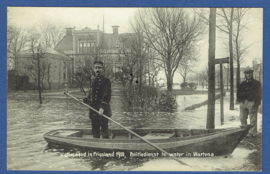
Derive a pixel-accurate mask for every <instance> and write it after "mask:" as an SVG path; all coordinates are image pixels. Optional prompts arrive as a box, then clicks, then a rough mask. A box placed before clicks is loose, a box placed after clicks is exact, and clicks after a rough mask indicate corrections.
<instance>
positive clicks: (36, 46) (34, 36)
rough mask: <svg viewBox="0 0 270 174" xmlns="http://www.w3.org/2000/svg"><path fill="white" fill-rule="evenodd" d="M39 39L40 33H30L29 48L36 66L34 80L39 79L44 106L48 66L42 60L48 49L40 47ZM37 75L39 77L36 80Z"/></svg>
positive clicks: (40, 98) (39, 88)
mask: <svg viewBox="0 0 270 174" xmlns="http://www.w3.org/2000/svg"><path fill="white" fill-rule="evenodd" d="M39 38H40V35H39V33H37V32H35V30H31V31H29V37H28V47H29V48H30V52H31V54H32V61H33V65H34V66H33V68H34V79H37V83H38V91H39V101H40V104H42V97H41V91H42V87H43V80H44V77H45V71H46V69H47V65H46V63H45V62H46V60H42V58H45V54H46V47H42V46H41V45H40V41H39ZM35 61H36V62H35ZM35 63H36V64H35ZM35 65H36V66H35ZM35 75H37V77H36V78H35ZM41 85H42V86H41Z"/></svg>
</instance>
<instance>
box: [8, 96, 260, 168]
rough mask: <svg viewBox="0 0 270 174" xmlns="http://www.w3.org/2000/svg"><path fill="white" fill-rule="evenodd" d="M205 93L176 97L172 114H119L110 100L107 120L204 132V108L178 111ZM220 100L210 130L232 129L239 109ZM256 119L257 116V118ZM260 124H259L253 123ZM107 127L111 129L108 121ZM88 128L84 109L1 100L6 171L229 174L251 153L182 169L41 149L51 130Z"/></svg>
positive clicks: (169, 163)
mask: <svg viewBox="0 0 270 174" xmlns="http://www.w3.org/2000/svg"><path fill="white" fill-rule="evenodd" d="M206 99H207V96H206V95H187V96H178V97H177V102H178V105H179V106H178V108H177V111H176V112H174V113H154V112H152V113H137V114H136V115H135V114H131V113H127V112H123V110H122V109H121V102H120V99H119V98H117V97H113V98H112V101H111V105H112V110H113V116H112V119H114V120H115V121H117V122H120V123H121V124H122V125H124V126H126V127H130V128H131V127H149V128H150V127H151V128H155V127H158V128H161V127H164V128H165V127H166V128H205V125H206V111H207V106H202V107H201V108H198V109H196V110H194V111H184V108H185V107H188V106H191V105H193V104H197V103H200V102H202V101H204V100H206ZM224 100H225V102H224V103H225V106H224V108H225V126H220V123H219V100H217V101H216V120H215V125H216V127H226V126H227V127H230V126H234V127H236V126H238V125H239V118H238V114H239V111H237V109H236V110H234V111H229V110H228V109H226V108H227V107H228V96H226V97H225V98H224ZM260 116H261V115H260ZM258 124H260V126H261V123H260V121H259V123H258ZM109 127H114V128H116V127H117V126H116V125H114V123H112V122H110V123H109ZM65 128H68V129H72V128H74V129H75V128H91V121H90V120H89V118H88V109H87V108H85V106H83V105H80V104H78V103H76V102H75V101H74V100H72V99H69V100H68V102H67V100H66V99H65V98H63V99H53V98H45V99H44V100H43V104H42V105H39V102H38V100H36V99H33V98H32V99H30V98H29V99H25V98H21V99H20V98H16V100H15V99H12V98H9V99H8V101H7V169H8V170H53V171H55V170H57V171H58V170H67V171H74V170H75V171H93V170H95V171H96V170H107V171H112V170H117V171H130V170H135V171H145V170H151V171H152V170H158V171H166V170H172V171H188V170H193V171H194V170H195V171H231V170H242V168H243V164H244V163H245V159H244V158H245V157H246V156H247V155H248V153H250V152H251V151H249V150H247V149H241V148H236V150H235V151H234V152H233V154H232V155H231V156H228V157H226V158H225V157H212V158H194V157H193V158H188V157H186V158H181V160H182V161H184V162H185V163H187V164H189V165H191V166H192V168H190V167H187V166H182V165H180V164H179V163H178V162H176V161H174V160H172V159H170V158H168V157H163V158H130V159H128V158H106V157H103V158H101V157H76V156H75V157H72V156H69V155H67V154H72V153H79V152H80V151H78V149H73V150H71V151H67V150H65V149H54V148H51V147H48V146H47V142H46V141H45V140H44V139H43V135H44V134H45V133H47V132H49V131H51V130H54V129H65Z"/></svg>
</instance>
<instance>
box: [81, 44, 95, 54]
mask: <svg viewBox="0 0 270 174" xmlns="http://www.w3.org/2000/svg"><path fill="white" fill-rule="evenodd" d="M93 49H94V43H91V42H89V41H79V53H90V52H91V51H93Z"/></svg>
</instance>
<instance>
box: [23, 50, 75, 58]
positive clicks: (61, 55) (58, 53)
mask: <svg viewBox="0 0 270 174" xmlns="http://www.w3.org/2000/svg"><path fill="white" fill-rule="evenodd" d="M32 55H33V53H32V52H31V51H30V50H26V51H23V52H21V53H20V54H19V57H21V58H29V57H32ZM45 55H53V57H54V58H57V59H62V60H71V59H72V58H71V57H68V56H67V55H65V54H64V53H62V52H61V51H58V50H55V49H52V48H46V52H45Z"/></svg>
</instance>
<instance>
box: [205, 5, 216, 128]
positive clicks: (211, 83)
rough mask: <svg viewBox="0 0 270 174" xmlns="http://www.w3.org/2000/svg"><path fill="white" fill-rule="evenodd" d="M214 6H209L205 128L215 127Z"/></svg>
mask: <svg viewBox="0 0 270 174" xmlns="http://www.w3.org/2000/svg"><path fill="white" fill-rule="evenodd" d="M215 49H216V8H210V16H209V50H208V107H207V122H206V129H214V128H215Z"/></svg>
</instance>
